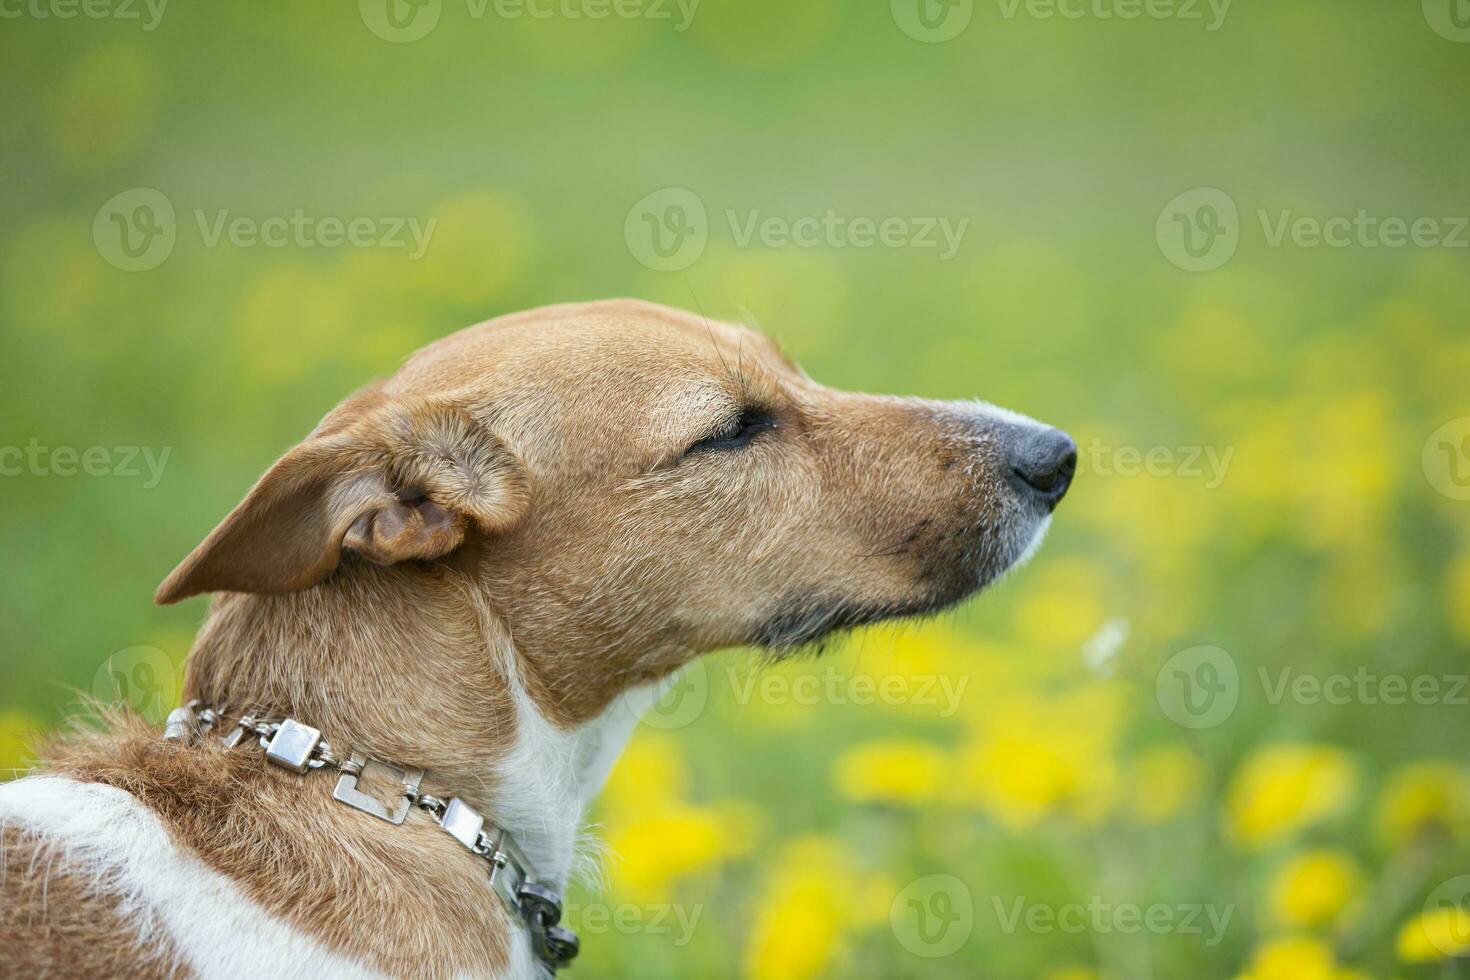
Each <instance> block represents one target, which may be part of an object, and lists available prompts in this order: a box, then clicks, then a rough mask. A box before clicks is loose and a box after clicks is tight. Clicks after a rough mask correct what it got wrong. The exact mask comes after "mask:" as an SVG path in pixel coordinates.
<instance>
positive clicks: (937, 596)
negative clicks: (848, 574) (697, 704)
mask: <svg viewBox="0 0 1470 980" xmlns="http://www.w3.org/2000/svg"><path fill="white" fill-rule="evenodd" d="M1022 523H1023V524H1024V527H1023V528H1018V529H1017V531H1018V532H1019V533H1016V532H1013V533H1010V534H1005V535H1002V536H1000V539H999V540H996V539H994V537H993V536H992V537H991V540H988V541H982V542H977V543H974V544H971V545H970V546H968V547H965V548H962V549H960V550H959V551H958V552H957V553H955V554H952V555H950V556H947V560H942V561H941V560H931V561H927V562H925V563H924V564H923V565H922V566H921V568H920V573H919V585H920V587H921V588H922V590H923V591H922V592H921V593H920V594H919V595H918V596H915V597H910V598H902V599H864V598H858V597H852V596H843V595H840V594H838V593H835V592H832V591H830V590H816V589H813V590H807V591H802V592H795V593H791V594H788V595H787V596H785V597H784V598H782V599H781V600H780V601H779V602H777V604H776V606H775V609H774V611H772V612H771V614H770V615H768V616H767V617H766V618H765V619H764V620H763V621H762V622H761V623H760V625H759V626H757V627H756V629H755V630H754V632H753V634H752V636H751V640H750V642H751V643H752V644H753V645H755V646H758V647H761V648H763V649H766V650H771V651H773V652H776V653H778V654H785V653H789V652H791V651H793V650H796V649H798V648H801V647H810V646H813V645H820V644H821V643H822V641H823V640H826V639H828V638H829V637H831V636H833V635H834V634H837V633H842V632H846V631H848V630H853V629H857V628H859V627H862V626H871V625H873V624H875V623H882V622H887V621H890V620H898V619H916V618H922V617H924V616H931V615H934V614H935V613H939V612H942V611H944V610H945V609H948V608H949V607H951V606H954V605H956V604H958V603H960V602H963V601H964V600H965V599H968V598H969V597H970V596H972V595H974V594H976V593H977V592H980V591H981V590H982V589H984V588H986V587H987V586H989V585H991V584H993V583H994V582H996V581H997V580H999V579H1001V578H1003V577H1005V576H1006V575H1009V574H1011V573H1012V572H1015V571H1016V570H1017V569H1019V568H1021V567H1022V566H1023V565H1025V564H1026V563H1027V562H1028V561H1030V560H1031V558H1032V556H1033V555H1035V554H1036V552H1037V551H1039V550H1040V548H1041V544H1042V541H1043V540H1044V539H1045V537H1046V532H1047V530H1048V528H1049V527H1050V525H1051V516H1050V514H1046V515H1041V516H1038V517H1036V518H1035V519H1034V520H1032V521H1028V522H1022Z"/></svg>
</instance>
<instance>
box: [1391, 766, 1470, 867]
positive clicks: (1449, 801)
mask: <svg viewBox="0 0 1470 980" xmlns="http://www.w3.org/2000/svg"><path fill="white" fill-rule="evenodd" d="M1376 822H1377V826H1378V834H1379V836H1380V837H1381V838H1382V839H1383V841H1384V842H1385V843H1386V844H1388V845H1389V846H1390V847H1403V846H1404V845H1406V844H1410V843H1412V842H1413V841H1414V840H1415V839H1416V838H1418V837H1420V836H1422V835H1424V834H1429V833H1442V834H1455V835H1460V834H1463V833H1464V832H1465V831H1466V829H1467V828H1470V773H1467V772H1466V770H1465V769H1464V768H1462V767H1461V766H1457V765H1455V764H1454V763H1452V762H1445V761H1440V760H1427V761H1424V762H1416V763H1413V764H1411V765H1408V766H1405V767H1404V768H1402V769H1400V770H1399V771H1398V772H1396V773H1395V774H1394V775H1393V777H1392V778H1391V779H1390V780H1389V781H1388V784H1387V785H1386V786H1384V788H1383V792H1382V793H1381V794H1380V795H1379V797H1378V813H1377V819H1376Z"/></svg>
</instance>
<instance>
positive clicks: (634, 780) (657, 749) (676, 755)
mask: <svg viewBox="0 0 1470 980" xmlns="http://www.w3.org/2000/svg"><path fill="white" fill-rule="evenodd" d="M688 782H689V774H688V766H687V765H686V764H685V762H684V756H683V753H682V751H681V749H680V747H679V742H678V740H677V739H675V738H673V737H671V736H669V735H654V734H645V733H643V732H640V733H639V734H638V735H637V737H635V738H633V739H632V740H631V741H630V742H629V743H628V747H627V748H626V749H624V750H623V754H622V755H621V756H620V757H619V758H618V762H617V765H615V766H613V769H612V772H611V773H610V774H609V775H608V777H607V785H606V786H604V787H603V790H602V796H601V797H600V799H599V802H600V804H601V806H602V808H603V809H604V810H605V811H610V812H612V813H613V814H614V815H615V816H622V815H624V814H633V815H636V814H638V813H639V812H646V811H647V810H649V809H650V808H654V807H658V806H660V805H662V804H665V803H668V802H671V801H673V800H677V799H679V798H680V797H682V796H683V795H684V791H685V789H686V787H687V784H688Z"/></svg>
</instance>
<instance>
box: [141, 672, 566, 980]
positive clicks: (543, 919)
mask: <svg viewBox="0 0 1470 980" xmlns="http://www.w3.org/2000/svg"><path fill="white" fill-rule="evenodd" d="M221 721H223V718H222V716H221V715H220V713H219V712H218V711H216V710H215V709H214V708H212V707H209V706H207V705H204V704H202V703H200V702H198V701H190V702H189V703H188V704H186V705H184V706H183V707H182V708H175V709H174V710H173V711H171V712H169V715H168V721H167V722H166V723H165V724H164V729H163V737H164V738H165V739H166V740H168V741H170V742H179V743H187V742H190V741H192V740H193V739H194V738H195V737H201V738H202V737H203V736H205V735H208V734H209V733H210V732H211V731H213V729H214V728H215V726H216V725H219V724H220V722H221ZM252 737H253V738H254V739H255V743H256V744H258V745H259V746H260V748H262V749H264V750H265V757H266V760H267V761H268V762H270V763H272V764H273V765H277V766H280V767H282V768H283V769H290V770H291V771H292V772H297V773H307V772H311V771H313V770H317V769H330V770H336V771H337V772H338V773H340V775H339V776H338V777H337V787H336V789H334V790H333V791H332V798H333V799H335V800H337V801H338V802H340V803H346V804H347V805H348V806H350V807H353V808H355V809H358V810H361V811H363V812H364V813H370V814H372V815H373V816H375V817H377V818H378V819H379V820H385V821H387V822H388V823H391V824H401V823H403V821H404V820H405V819H407V817H408V812H409V810H410V809H412V808H415V807H416V808H418V809H420V810H423V811H425V812H426V813H428V814H429V815H431V816H432V817H433V818H434V819H435V820H436V821H437V822H438V824H439V827H440V828H441V829H442V830H444V832H445V833H447V834H449V836H451V837H453V838H454V839H455V840H457V841H459V842H460V844H462V845H463V846H464V847H465V849H466V850H468V851H469V852H470V853H472V854H474V855H475V856H476V857H479V858H481V859H482V860H484V861H485V862H487V863H488V864H489V865H490V887H491V888H493V889H494V890H495V893H496V894H497V895H499V896H500V898H501V901H503V902H504V903H505V904H506V906H507V907H508V908H509V909H510V910H511V911H512V912H513V913H514V914H515V915H516V916H517V917H518V918H520V919H521V921H522V922H524V923H525V924H526V928H527V929H528V930H529V931H530V934H531V950H532V952H533V953H534V954H535V956H536V960H537V967H538V972H539V973H540V974H541V975H542V976H553V975H554V974H555V973H556V971H557V969H558V968H559V967H563V966H566V965H567V964H568V963H569V962H571V960H572V958H573V957H575V956H576V955H577V949H578V942H577V936H576V934H575V933H573V932H572V931H571V930H570V929H567V928H564V927H563V926H561V925H558V923H559V922H560V921H561V896H560V895H558V894H557V892H556V890H555V889H554V888H550V887H548V886H546V885H544V884H541V883H539V882H537V881H536V879H535V877H534V876H533V875H532V874H531V871H530V864H529V862H527V861H526V859H525V858H524V857H523V856H522V855H521V852H520V850H519V849H518V848H517V847H516V845H515V841H513V840H512V839H511V836H510V833H509V832H508V831H505V830H502V829H500V828H498V827H496V826H495V825H494V824H490V823H487V822H486V820H485V818H484V817H483V816H481V815H480V814H479V813H478V812H477V811H476V810H475V809H474V808H473V807H471V806H470V805H469V804H468V803H466V802H465V801H464V800H461V799H460V798H459V797H457V796H452V797H450V798H448V799H440V798H439V797H437V796H430V795H429V794H428V793H424V792H422V791H421V790H420V788H419V786H420V784H421V783H422V781H423V778H424V770H422V769H413V768H408V767H404V768H400V767H398V766H391V765H388V764H387V763H383V762H379V761H377V760H376V759H370V758H368V756H367V755H366V754H365V753H362V752H352V753H349V754H348V755H347V757H346V758H345V759H344V758H341V757H339V756H338V755H337V754H336V753H335V752H334V751H333V749H332V746H331V744H330V743H328V741H327V740H326V739H325V738H323V737H322V733H321V732H320V731H319V730H317V729H315V728H312V727H311V726H310V725H303V724H302V723H301V722H299V721H295V720H294V719H291V718H281V719H278V720H272V719H264V718H256V717H253V716H252V715H248V714H247V715H242V716H241V717H240V719H239V721H237V722H235V725H234V727H233V728H232V729H231V730H230V732H229V733H228V734H226V735H223V736H221V738H220V740H221V741H222V742H223V743H224V745H225V747H226V748H234V747H235V746H237V745H240V744H241V743H242V742H245V741H246V740H247V739H249V738H252ZM370 770H376V771H378V772H380V773H382V774H383V775H386V776H387V777H388V778H390V779H392V780H393V781H395V782H397V783H398V786H399V796H398V802H397V803H396V804H395V805H394V806H393V808H392V809H389V808H388V807H386V806H384V805H383V804H382V803H381V802H380V801H379V800H378V799H377V798H376V797H373V796H369V795H367V794H366V793H363V792H361V791H360V790H359V789H358V788H357V784H358V780H359V779H360V778H362V776H363V775H364V774H365V773H367V772H368V771H370Z"/></svg>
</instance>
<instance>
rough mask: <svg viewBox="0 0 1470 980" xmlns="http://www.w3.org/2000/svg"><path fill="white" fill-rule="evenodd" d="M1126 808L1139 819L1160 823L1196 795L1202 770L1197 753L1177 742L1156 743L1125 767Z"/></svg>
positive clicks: (1201, 783) (1142, 821)
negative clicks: (1126, 781)
mask: <svg viewBox="0 0 1470 980" xmlns="http://www.w3.org/2000/svg"><path fill="white" fill-rule="evenodd" d="M1128 771H1129V782H1130V784H1131V787H1132V788H1131V790H1130V792H1129V793H1128V809H1129V812H1130V813H1131V814H1132V816H1133V817H1134V818H1135V819H1136V820H1138V821H1139V822H1140V823H1162V822H1163V821H1165V820H1168V819H1169V818H1171V817H1173V816H1174V815H1175V814H1177V813H1178V812H1179V811H1180V810H1182V809H1184V807H1186V806H1188V805H1189V804H1190V803H1191V802H1192V801H1193V800H1194V799H1195V798H1196V797H1198V796H1199V792H1200V787H1201V786H1202V785H1203V783H1204V771H1203V769H1202V768H1201V766H1200V761H1199V757H1198V756H1196V755H1195V754H1194V753H1193V752H1191V751H1190V750H1189V749H1186V748H1184V747H1182V746H1178V745H1156V746H1152V747H1150V748H1147V749H1144V750H1143V751H1142V752H1140V753H1139V754H1138V755H1136V756H1134V758H1133V762H1132V764H1131V765H1130V766H1129V767H1128Z"/></svg>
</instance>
